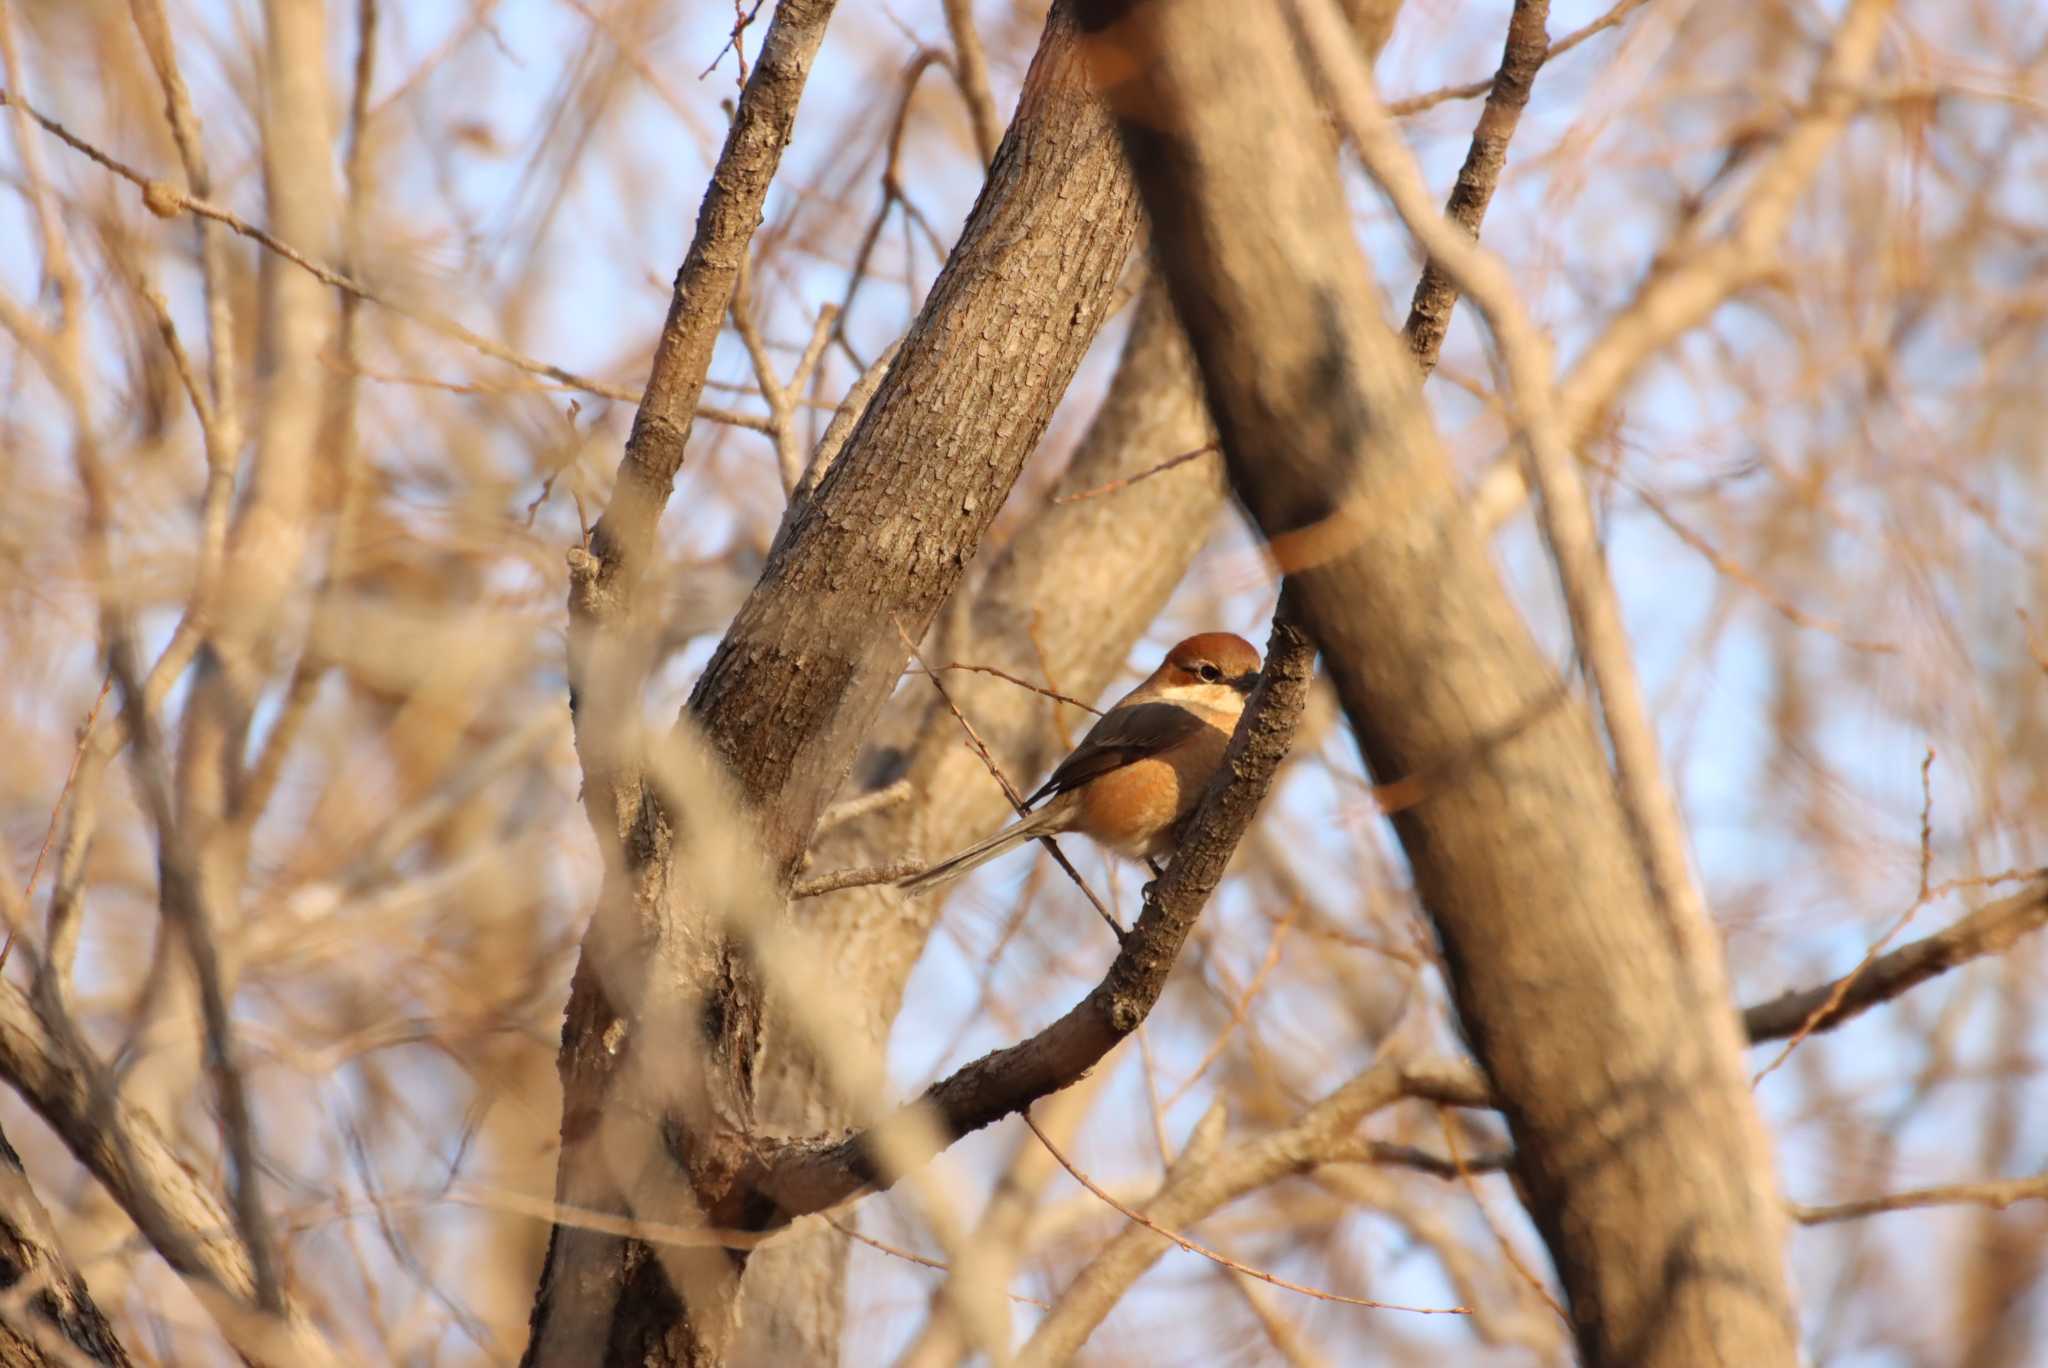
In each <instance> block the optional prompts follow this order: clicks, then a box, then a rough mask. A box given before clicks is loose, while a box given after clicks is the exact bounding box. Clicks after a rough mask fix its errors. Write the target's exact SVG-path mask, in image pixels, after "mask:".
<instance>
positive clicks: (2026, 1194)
mask: <svg viewBox="0 0 2048 1368" xmlns="http://www.w3.org/2000/svg"><path fill="white" fill-rule="evenodd" d="M2044 1200H2048V1173H2037V1174H2035V1175H2034V1176H2033V1177H2031V1178H2011V1179H2007V1180H2005V1181H2003V1182H1992V1183H1947V1184H1943V1185H1942V1186H1939V1187H1925V1188H1914V1189H1912V1190H1910V1191H1907V1192H1891V1193H1886V1194H1884V1195H1883V1196H1880V1197H1862V1198H1858V1199H1857V1200H1856V1201H1853V1202H1841V1203H1837V1204H1835V1205H1833V1206H1801V1205H1800V1204H1799V1203H1797V1202H1788V1203H1786V1209H1787V1210H1788V1211H1790V1212H1791V1214H1792V1219H1793V1220H1795V1221H1797V1222H1798V1223H1799V1224H1800V1225H1827V1224H1828V1223H1830V1222H1832V1221H1853V1220H1857V1219H1859V1218H1861V1217H1864V1216H1876V1215H1879V1214H1880V1213H1883V1212H1887V1211H1912V1210H1915V1209H1916V1208H1920V1207H1935V1206H1981V1207H1990V1208H1991V1209H1992V1210H1994V1211H2003V1210H2005V1209H2006V1208H2007V1207H2009V1206H2011V1205H2012V1204H2013V1203H2015V1202H2037V1201H2044Z"/></svg>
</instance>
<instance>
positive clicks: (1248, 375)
mask: <svg viewBox="0 0 2048 1368" xmlns="http://www.w3.org/2000/svg"><path fill="white" fill-rule="evenodd" d="M1085 16H1086V19H1085V22H1086V23H1087V24H1088V27H1089V29H1090V39H1089V42H1090V48H1091V55H1093V56H1094V57H1095V58H1096V70H1097V72H1098V73H1099V75H1100V77H1101V79H1102V80H1103V82H1104V87H1105V93H1106V94H1108V95H1109V97H1110V99H1111V101H1112V104H1113V106H1114V107H1115V108H1116V110H1117V112H1118V117H1119V123H1120V127H1121V131H1122V135H1123V137H1124V140H1125V144H1126V146H1127V148H1128V149H1129V151H1130V154H1131V159H1132V163H1133V166H1134V168H1135V170H1136V172H1137V176H1138V180H1139V184H1140V187H1141V189H1142V190H1143V192H1144V194H1145V197H1146V202H1147V205H1148V208H1149V209H1150V211H1151V215H1152V219H1153V222H1154V224H1155V231H1156V233H1157V238H1158V246H1159V251H1160V255H1161V259H1162V262H1163V263H1164V265H1165V267H1166V270H1167V274H1168V279H1169V283H1170V286H1171V288H1172V291H1173V295H1174V299H1175V303H1176V305H1177V307H1178V309H1179V311H1180V314H1181V317H1182V320H1183V322H1184V324H1185V325H1186V326H1187V329H1188V332H1189V336H1190V340H1191V342H1192V343H1193V346H1194V350H1195V355H1196V359H1197V362H1198V364H1199V366H1200V368H1201V371H1202V374H1203V377H1204V381H1205V383H1206V386H1207V389H1208V393H1209V397H1210V405H1211V408H1212V411H1213V412H1214V414H1215V416H1216V419H1217V425H1218V428H1219V431H1220V432H1221V434H1222V439H1223V444H1224V448H1225V452H1226V455H1227V457H1228V460H1229V465H1230V471H1231V476H1232V481H1233V484H1234V485H1235V486H1236V488H1237V490H1238V492H1239V495H1240V497H1241V498H1242V499H1243V500H1244V502H1245V504H1246V506H1247V508H1248V509H1249V511H1250V512H1251V514H1252V516H1253V517H1254V518H1255V519H1256V521H1257V522H1258V524H1259V525H1260V527H1261V528H1262V529H1264V530H1265V532H1266V534H1267V535H1268V537H1269V538H1270V539H1271V542H1272V545H1273V549H1274V552H1275V554H1276V556H1277V557H1278V558H1279V559H1280V561H1281V563H1282V566H1283V568H1285V569H1287V570H1288V571H1289V572H1290V574H1293V575H1297V576H1298V580H1299V587H1300V591H1301V595H1302V603H1303V611H1304V614H1305V617H1306V619H1307V621H1308V623H1309V625H1310V628H1311V630H1312V632H1313V633H1314V635H1315V637H1316V639H1317V642H1318V644H1319V645H1320V647H1321V648H1322V650H1323V652H1324V655H1325V659H1326V660H1327V662H1328V666H1329V669H1330V672H1331V675H1332V677H1333V678H1334V680H1335V682H1336V684H1337V688H1338V692H1339V696H1340V698H1341V699H1342V701H1343V704H1344V707H1345V711H1346V713H1347V714H1348V716H1349V717H1350V720H1351V723H1352V726H1353V729H1354V731H1355V733H1356V735H1357V737H1358V740H1359V744H1360V747H1361V749H1362V750H1363V752H1364V754H1365V757H1366V759H1367V761H1368V763H1369V764H1370V765H1371V767H1372V770H1373V772H1374V774H1375V775H1376V776H1378V777H1379V778H1380V779H1382V780H1383V781H1384V780H1393V779H1399V778H1402V777H1405V776H1409V775H1418V774H1420V775H1428V776H1430V777H1431V778H1430V783H1429V786H1428V792H1427V794H1426V796H1425V797H1424V798H1423V800H1422V801H1420V802H1418V803H1416V804H1414V805H1412V806H1409V807H1407V808H1406V809H1404V810H1403V811H1402V812H1400V813H1399V814H1397V815H1396V816H1395V818H1394V824H1395V829H1396V831H1397V833H1398V834H1399V836H1400V839H1401V841H1402V844H1403V846H1404V847H1405V849H1406V851H1407V854H1408V857H1409V860H1410V862H1411V864H1412V866H1413V869H1414V875H1415V882H1416V885H1417V889H1418V892H1419V893H1420V895H1421V897H1422V900H1423V902H1424V904H1425V906H1426V907H1427V908H1428V910H1429V912H1430V914H1431V916H1432V918H1433V919H1434V922H1435V925H1436V927H1437V930H1438V933H1439V936H1440V938H1441V940H1442V944H1443V948H1444V952H1445V958H1446V962H1447V967H1448V970H1449V974H1450V979H1451V987H1452V990H1453V994H1454V997H1455V999H1456V1002H1457V1005H1458V1010H1459V1014H1460V1019H1461V1021H1462V1023H1463V1025H1464V1028H1465V1030H1466V1032H1467V1034H1468V1036H1469V1038H1470V1039H1471V1042H1472V1045H1473V1047H1474V1049H1475V1051H1476V1052H1477V1054H1478V1056H1479V1058H1480V1059H1481V1061H1482V1062H1483V1064H1484V1065H1485V1067H1486V1069H1487V1071H1488V1073H1489V1074H1490V1076H1491V1078H1492V1082H1493V1087H1494V1092H1495V1095H1496V1097H1497V1099H1498V1100H1499V1102H1500V1104H1501V1106H1502V1110H1503V1112H1504V1114H1505V1116H1506V1118H1507V1120H1508V1123H1509V1125H1510V1126H1511V1128H1512V1129H1513V1131H1514V1134H1515V1139H1516V1145H1517V1152H1516V1171H1517V1175H1518V1177H1519V1179H1520V1181H1521V1188H1522V1191H1523V1194H1524V1197H1525V1200H1526V1201H1527V1203H1528V1205H1529V1208H1530V1211H1531V1214H1532V1215H1533V1217H1534V1218H1535V1221H1536V1224H1537V1227H1538V1229H1539V1230H1540V1231H1541V1233H1542V1235H1543V1237H1544V1239H1545V1241H1546V1243H1547V1244H1548V1246H1549V1248H1550V1251H1551V1254H1552V1257H1553V1259H1554V1261H1555V1263H1556V1266H1557V1269H1558V1272H1559V1275H1560V1278H1561V1280H1562V1281H1563V1283H1564V1286H1565V1288H1566V1290H1567V1291H1568V1293H1569V1294H1570V1297H1571V1302H1572V1317H1573V1325H1574V1330H1575V1332H1576V1334H1577V1336H1578V1340H1579V1343H1580V1346H1581V1349H1582V1352H1583V1353H1584V1354H1585V1356H1586V1358H1587V1360H1588V1361H1589V1362H1591V1363H1597V1364H1623V1363H1626V1364H1681V1363H1683V1364H1693V1363H1710V1362H1722V1363H1745V1364H1751V1363H1754V1364H1766V1363H1789V1362H1791V1361H1792V1357H1793V1352H1794V1337H1795V1335H1794V1324H1793V1317H1792V1314H1791V1309H1790V1303H1789V1299H1788V1295H1787V1292H1786V1288H1785V1282H1784V1271H1783V1261H1782V1252H1781V1250H1780V1249H1779V1247H1778V1239H1779V1232H1780V1230H1781V1228H1782V1227H1781V1217H1780V1215H1779V1213H1778V1212H1777V1211H1776V1210H1775V1199H1774V1193H1775V1188H1774V1186H1773V1182H1772V1179H1771V1175H1770V1172H1769V1164H1768V1159H1769V1156H1768V1154H1767V1153H1763V1154H1759V1153H1758V1147H1756V1146H1755V1145H1754V1144H1753V1143H1752V1137H1753V1136H1754V1135H1755V1134H1756V1133H1757V1129H1756V1124H1755V1121H1754V1116H1753V1113H1752V1111H1751V1108H1752V1103H1751V1100H1750V1097H1749V1093H1748V1089H1747V1086H1746V1079H1745V1078H1744V1076H1743V1074H1742V1070H1741V1061H1740V1059H1739V1058H1735V1057H1724V1055H1732V1053H1733V1052H1732V1051H1720V1050H1717V1049H1715V1048H1714V1047H1713V1044H1712V1042H1713V1041H1714V1040H1716V1039H1717V1038H1718V1037H1719V1036H1721V1035H1724V1034H1726V1033H1725V1032H1710V1031H1705V1030H1703V1029H1701V1026H1700V1021H1701V1014H1703V1013H1706V1012H1717V1011H1718V1012H1727V1011H1731V1010H1732V1004H1730V1003H1729V1002H1728V1001H1727V1000H1726V997H1725V991H1724V990H1723V991H1718V992H1717V991H1716V990H1717V989H1719V988H1720V985H1708V984H1703V983H1702V982H1700V980H1699V976H1698V975H1697V974H1696V973H1695V972H1694V970H1693V968H1692V966H1690V965H1688V964H1687V963H1685V962H1684V961H1683V960H1682V959H1681V957H1679V956H1678V955H1677V954H1676V953H1675V947H1674V941H1673V936H1672V933H1671V931H1670V929H1669V928H1668V927H1667V925H1666V924H1665V920H1664V917H1663V915H1662V912H1661V910H1660V908H1659V907H1658V906H1657V904H1656V902H1655V899H1654V897H1653V892H1652V888H1651V885H1650V882H1649V880H1648V879H1647V877H1646V875H1645V871H1644V868H1643V863H1642V860H1641V859H1640V857H1639V854H1638V852H1637V851H1636V849H1635V848H1634V845H1633V843H1632V840H1631V836H1630V828H1629V825H1628V822H1627V821H1626V819H1625V814H1624V812H1623V810H1622V807H1621V804H1620V802H1619V800H1618V798H1617V795H1616V792H1615V788H1614V784H1613V780H1612V777H1611V775H1610V773H1609V770H1608V767H1607V761H1606V756H1605V753H1604V751H1603V748H1602V746H1601V743H1600V739H1599V737H1598V735H1597V733H1596V732H1595V730H1594V728H1593V726H1592V724H1591V720H1590V719H1589V717H1588V716H1587V714H1586V712H1585V710H1584V709H1583V707H1582V706H1580V704H1579V703H1578V702H1577V701H1576V700H1575V699H1572V698H1571V697H1569V696H1568V695H1567V694H1566V692H1565V691H1564V690H1563V688H1562V686H1561V685H1560V682H1559V680H1558V678H1557V676H1556V673H1555V671H1554V670H1553V669H1552V668H1551V667H1550V665H1549V664H1548V662H1547V661H1546V660H1545V659H1544V657H1543V655H1542V653H1541V652H1540V651H1539V650H1538V648H1537V646H1536V643H1535V642H1534V640H1533V639H1532V637H1531V635H1530V632H1529V630H1528V627H1527V625H1526V624H1525V623H1524V622H1523V621H1522V619H1521V617H1520V615H1519V614H1518V612H1517V611H1516V609H1515V608H1514V605H1513V603H1512V601H1511V599H1510V598H1509V596H1508V595H1507V593H1506V591H1505V588H1504V586H1503V585H1502V584H1501V582H1500V579H1499V576H1498V574H1497V573H1496V571H1495V570H1494V568H1493V565H1492V563H1491V560H1490V558H1489V556H1488V554H1487V551H1486V548H1485V545H1484V543H1483V541H1482V540H1481V539H1480V537H1479V535H1478V533H1477V532H1476V530H1475V528H1474V527H1473V525H1472V522H1471V520H1470V517H1469V514H1468V511H1467V509H1466V507H1465V504H1464V502H1463V501H1462V499H1461V497H1460V493H1459V490H1458V486H1457V484H1456V481H1455V480H1454V478H1453V475H1452V471H1451V468H1450V466H1449V463H1448V462H1447V460H1446V458H1445V454H1444V452H1443V450H1442V448H1441V446H1440V444H1439V442H1438V439H1437V437H1436V434H1435V432H1434V430H1433V428H1432V426H1431V424H1430V420H1429V417H1428V415H1427V412H1426V410H1425V409H1424V408H1423V406H1422V404H1421V402H1420V395H1419V388H1418V383H1417V378H1416V374H1415V369H1414V365H1413V362H1412V359H1411V358H1410V356H1409V354H1408V352H1407V351H1406V349H1405V348H1403V347H1402V346H1401V345H1400V343H1399V341H1398V340H1397V339H1396V337H1395V336H1394V334H1393V333H1392V331H1391V330H1390V329H1388V328H1387V327H1386V325H1385V324H1384V322H1383V321H1382V319H1383V313H1384V304H1383V301H1382V300H1381V299H1380V298H1379V297H1378V295H1377V292H1376V291H1375V290H1374V289H1373V288H1372V286H1371V284H1370V279H1369V276H1368V274H1367V271H1366V266H1365V262H1364V259H1363V255H1362V253H1361V251H1360V249H1359V247H1358V245H1357V243H1356V241H1355V240H1354V239H1353V237H1352V236H1351V232H1350V228H1349V215H1348V214H1347V212H1346V210H1345V201H1344V197H1343V194H1342V189H1341V186H1340V184H1339V182H1338V179H1337V176H1336V170H1335V165H1334V160H1333V158H1332V155H1331V152H1332V149H1331V148H1330V147H1329V146H1328V144H1327V142H1326V141H1325V140H1324V139H1323V137H1322V136H1321V135H1319V134H1318V133H1317V132H1316V130H1317V129H1318V128H1319V127H1321V123H1320V121H1319V119H1318V117H1317V111H1316V109H1315V107H1314V105H1313V103H1312V102H1311V100H1310V99H1309V96H1308V93H1307V90H1306V86H1305V83H1304V81H1303V78H1302V75H1301V72H1300V70H1299V66H1298V63H1297V60H1296V58H1295V56H1294V52H1293V49H1292V48H1291V46H1290V43H1289V38H1288V35H1287V32H1286V30H1285V25H1284V22H1283V20H1282V19H1281V17H1280V16H1279V14H1278V13H1277V12H1266V11H1258V12H1257V13H1255V14H1254V13H1247V12H1245V11H1243V10H1242V8H1241V7H1239V6H1233V5H1228V4H1223V3H1209V0H1181V2H1180V3H1175V4H1159V3H1143V2H1142V0H1141V2H1140V3H1137V4H1122V3H1100V4H1092V5H1089V6H1087V7H1086V10H1085Z"/></svg>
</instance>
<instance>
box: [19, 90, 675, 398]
mask: <svg viewBox="0 0 2048 1368" xmlns="http://www.w3.org/2000/svg"><path fill="white" fill-rule="evenodd" d="M0 105H13V106H14V107H16V108H18V109H20V110H21V111H22V112H23V113H24V114H26V115H28V117H30V118H31V119H34V120H35V121H36V122H37V123H38V124H40V125H42V127H43V129H44V130H45V131H47V132H48V133H50V134H51V135H52V136H54V137H56V138H57V139H58V140H59V141H61V142H63V143H64V144H65V145H66V146H68V147H70V148H72V149H73V150H74V151H76V152H78V153H80V154H82V155H83V156H85V157H87V158H88V159H90V160H92V161H94V162H96V163H98V164H99V165H100V166H102V167H105V168H106V169H107V170H109V171H111V172H113V173H114V174H115V175H117V176H119V177H121V178H122V179H123V180H126V181H129V182H131V183H132V184H134V185H135V186H137V187H138V188H139V189H140V190H141V191H142V202H143V204H144V205H145V206H146V207H147V208H148V209H149V211H150V212H151V213H152V214H155V215H157V216H158V217H159V218H175V217H177V215H179V214H180V213H191V214H196V215H198V216H199V217H201V218H204V219H210V220H212V221H213V222H215V223H218V224H221V225H222V226H224V227H226V228H228V229H229V230H231V231H232V232H235V233H238V234H240V235H241V236H243V237H246V238H248V239H249V240H250V241H252V242H254V243H256V244H258V245H259V246H261V247H263V248H265V249H266V250H268V251H270V252H272V253H274V254H276V255H277V256H280V257H283V258H284V259H285V260H286V261H289V262H291V263H292V264H293V265H294V266H297V267H298V268H299V269H300V270H302V271H305V272H306V273H307V274H309V275H311V276H312V277H313V278H314V279H315V280H318V281H320V282H321V283H322V284H323V285H329V286H332V287H333V288H335V289H337V290H344V291H346V292H347V293H349V294H352V295H354V296H356V297H357V298H358V299H362V300H365V301H367V302H369V303H371V304H375V305H377V306H379V307H380V308H385V309H389V310H390V311H391V312H393V313H395V314H398V315H399V316H400V317H402V318H409V319H411V320H412V321H413V322H415V323H419V324H421V325H422V326H424V327H427V328H431V329H433V330H434V331H435V332H439V333H442V334H443V335H445V336H448V337H451V338H454V339H455V340H456V341H458V342H461V343H463V344H464V345H466V346H468V347H470V348H472V349H474V350H476V351H478V352H481V353H483V354H484V355H485V356H488V357H490V358H491V359H492V360H494V361H502V362H504V363H505V364H506V365H508V366H514V367H517V368H518V369H520V370H523V371H528V372H530V373H532V374H534V375H545V376H547V377H548V378H549V379H551V380H558V381H560V382H561V383H563V384H565V385H568V386H570V387H571V388H574V389H579V390H585V391H587V392H589V393H591V394H595V395H600V396H602V397H603V398H606V399H617V400H620V401H621V402H624V403H637V402H638V401H639V399H640V395H639V393H638V392H637V391H634V390H631V389H628V388H626V387H624V386H622V385H613V384H608V383H606V382H605V381H602V380H594V379H591V378H590V377H589V376H585V375H579V374H577V373H576V372H575V371H572V370H568V369H566V368H565V367H562V366H557V365H555V364H554V363H552V362H549V361H540V360H536V359H535V358H533V357H530V356H527V355H525V354H524V353H522V352H519V351H515V350H514V349H512V348H511V347H508V346H506V345H504V344H503V343H501V342H494V341H492V340H491V339H490V338H488V337H485V336H484V335H482V334H481V333H478V332H475V331H472V330H471V329H469V328H466V327H464V326H463V325H462V324H460V323H457V322H456V321H455V320H454V319H452V318H448V317H446V316H445V315H442V314H438V313H435V312H433V311H432V310H430V309H423V308H419V307H417V306H415V305H410V304H404V303H401V302H399V301H398V300H397V299H394V298H392V297H391V296H389V295H386V294H384V293H382V292H381V291H378V290H375V289H372V288H371V287H370V286H368V285H366V284H364V283H363V282H361V281H359V280H355V279H353V278H351V277H349V276H347V275H345V274H343V273H342V272H340V271H336V270H333V269H332V268H330V267H327V266H323V265H321V264H320V263H319V262H317V261H315V260H313V259H312V258H311V257H309V256H307V255H306V254H305V253H304V252H301V251H300V250H299V249H298V248H296V247H294V246H292V245H291V244H290V243H288V242H286V241H284V240H283V239H282V238H279V237H278V236H277V235H275V234H274V233H271V232H269V231H268V230H266V229H263V228H260V227H258V226H257V225H255V224H253V223H251V222H249V221H248V220H247V219H245V218H243V217H242V216H241V215H240V214H237V213H235V212H234V211H233V210H232V209H227V208H223V207H222V206H220V205H218V204H215V203H213V202H212V201H211V200H207V199H203V198H201V197H200V196H198V195H195V194H191V193H188V192H186V191H184V190H180V189H179V188H178V187H177V186H175V185H172V184H171V183H170V182H169V181H163V180H156V179H153V178H151V177H149V176H145V175H143V174H142V173H141V172H140V171H137V170H136V169H135V168H133V167H131V166H129V165H128V164H127V163H125V162H122V161H120V160H119V159H117V158H115V157H113V156H111V155H109V154H107V153H106V152H103V151H101V150H100V149H99V148H97V147H95V146H93V145H92V144H91V143H89V142H86V141H85V140H84V139H83V138H80V137H78V136H77V135H75V134H73V133H72V132H71V131H70V130H69V129H67V128H65V127H64V125H62V124H60V123H58V122H57V121H56V120H55V119H52V118H49V117H48V116H47V115H44V114H43V113H41V112H40V111H38V110H37V109H35V108H34V107H33V106H32V105H30V104H29V103H28V102H27V101H26V100H24V99H22V98H21V96H20V95H19V94H18V93H17V92H15V91H11V90H0Z"/></svg>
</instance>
